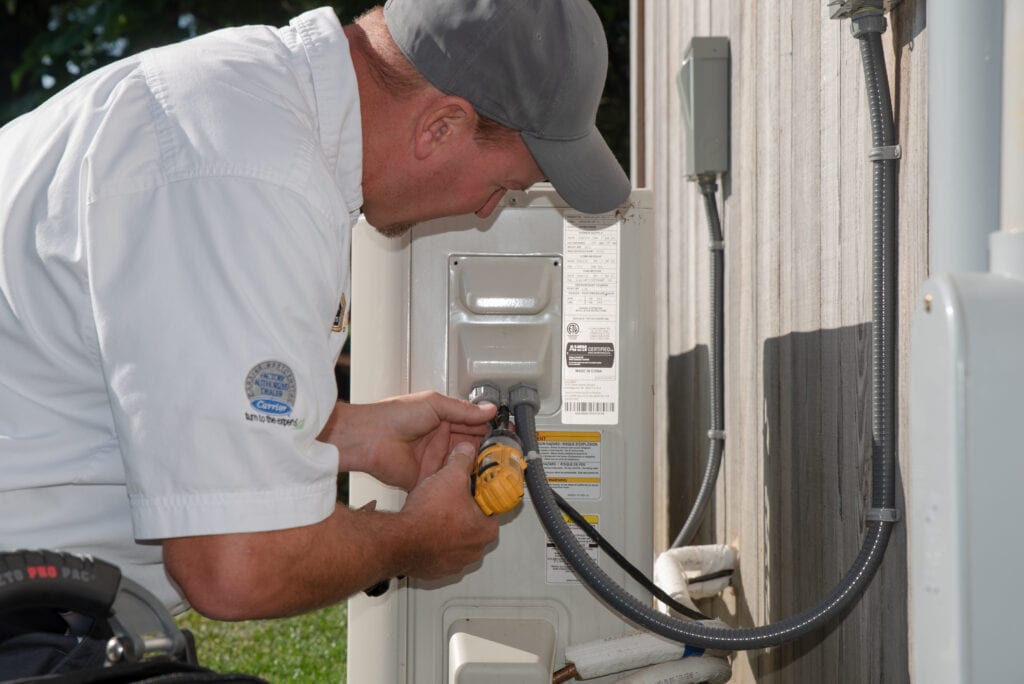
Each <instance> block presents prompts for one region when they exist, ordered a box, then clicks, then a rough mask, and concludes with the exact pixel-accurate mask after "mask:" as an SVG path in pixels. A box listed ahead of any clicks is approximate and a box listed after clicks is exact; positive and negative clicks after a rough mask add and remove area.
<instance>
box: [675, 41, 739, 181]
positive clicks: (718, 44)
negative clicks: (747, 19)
mask: <svg viewBox="0 0 1024 684" xmlns="http://www.w3.org/2000/svg"><path fill="white" fill-rule="evenodd" d="M676 84H677V85H678V86H679V98H680V102H681V104H682V109H683V129H684V131H685V135H686V150H685V155H684V160H683V164H684V166H683V171H684V173H685V174H686V176H687V177H689V178H695V177H697V176H701V175H719V174H723V173H726V172H727V171H728V170H729V39H728V38H723V37H721V36H705V37H695V38H693V39H692V40H691V41H690V45H689V47H688V48H687V49H686V55H685V56H684V57H683V65H682V66H681V67H680V68H679V75H678V76H677V77H676Z"/></svg>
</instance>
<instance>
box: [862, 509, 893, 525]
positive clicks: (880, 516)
mask: <svg viewBox="0 0 1024 684" xmlns="http://www.w3.org/2000/svg"><path fill="white" fill-rule="evenodd" d="M901 518H902V516H901V515H900V509H898V508H869V509H868V510H867V512H866V513H864V519H865V520H867V521H869V522H891V523H895V522H899V521H900V519H901Z"/></svg>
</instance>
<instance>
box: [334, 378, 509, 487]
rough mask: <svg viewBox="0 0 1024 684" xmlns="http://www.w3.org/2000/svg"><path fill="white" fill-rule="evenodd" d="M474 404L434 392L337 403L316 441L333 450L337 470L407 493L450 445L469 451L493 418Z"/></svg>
mask: <svg viewBox="0 0 1024 684" xmlns="http://www.w3.org/2000/svg"><path fill="white" fill-rule="evenodd" d="M495 411H496V409H495V407H494V405H493V404H487V403H485V404H481V405H479V406H477V405H474V404H471V403H469V402H468V401H462V400H460V399H453V398H451V397H446V396H444V395H442V394H439V393H437V392H419V393H417V394H409V395H405V396H401V397H395V398H393V399H385V400H384V401H379V402H375V403H372V404H341V403H339V404H338V405H337V407H336V408H335V410H334V412H333V413H332V414H331V417H330V419H329V420H328V422H327V425H326V426H325V427H324V430H323V432H321V433H320V436H319V439H320V440H321V441H324V442H328V443H330V444H334V445H335V446H336V447H337V448H338V470H339V471H340V472H349V471H358V472H364V473H368V474H370V475H373V476H374V477H375V478H377V479H378V480H380V481H381V482H383V483H384V484H388V485H394V486H396V487H401V488H402V489H404V490H405V491H411V490H412V489H413V488H414V487H416V486H417V485H418V484H419V483H420V482H422V481H423V480H424V479H425V478H427V477H429V476H430V475H432V474H434V473H435V472H437V470H438V469H439V468H440V467H441V465H442V463H443V462H444V459H445V457H446V456H447V455H448V454H449V453H450V452H451V450H452V449H453V448H454V447H455V445H457V444H459V443H463V442H465V443H468V444H469V445H470V446H472V447H473V449H474V450H475V449H476V447H477V446H478V445H479V444H480V440H481V439H482V438H483V436H484V435H485V434H486V433H487V421H488V420H490V419H491V418H493V417H494V414H495Z"/></svg>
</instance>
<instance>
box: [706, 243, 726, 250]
mask: <svg viewBox="0 0 1024 684" xmlns="http://www.w3.org/2000/svg"><path fill="white" fill-rule="evenodd" d="M708 249H710V250H711V251H712V252H714V251H715V250H718V251H722V250H724V249H725V240H712V241H711V242H709V243H708Z"/></svg>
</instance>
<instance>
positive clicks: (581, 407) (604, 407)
mask: <svg viewBox="0 0 1024 684" xmlns="http://www.w3.org/2000/svg"><path fill="white" fill-rule="evenodd" d="M565 410H566V411H572V412H573V413H610V412H611V411H614V410H615V402H614V401H567V402H565Z"/></svg>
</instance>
